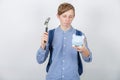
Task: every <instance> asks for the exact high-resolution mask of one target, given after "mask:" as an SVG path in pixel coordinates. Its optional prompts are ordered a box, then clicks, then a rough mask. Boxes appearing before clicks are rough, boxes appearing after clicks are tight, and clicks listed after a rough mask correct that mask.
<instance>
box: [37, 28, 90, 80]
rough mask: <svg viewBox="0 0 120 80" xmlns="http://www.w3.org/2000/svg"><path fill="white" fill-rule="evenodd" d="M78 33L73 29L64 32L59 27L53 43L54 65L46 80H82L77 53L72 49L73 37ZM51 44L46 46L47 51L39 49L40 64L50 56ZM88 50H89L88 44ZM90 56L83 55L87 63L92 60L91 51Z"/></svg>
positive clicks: (38, 59)
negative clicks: (49, 47)
mask: <svg viewBox="0 0 120 80" xmlns="http://www.w3.org/2000/svg"><path fill="white" fill-rule="evenodd" d="M75 33H76V30H75V29H74V28H73V27H71V28H70V29H69V30H67V31H63V30H62V29H61V28H60V27H57V28H56V29H55V32H54V38H53V42H52V46H53V53H52V64H51V66H50V68H49V71H48V73H47V75H46V80H80V76H79V73H78V63H77V51H76V50H75V49H74V48H73V47H72V35H73V34H75ZM48 46H49V44H48V43H47V44H46V50H44V49H42V48H39V49H38V51H37V57H36V58H37V61H38V63H39V64H41V63H43V62H44V61H45V60H46V58H47V57H48V54H49V49H48ZM86 48H87V49H88V50H89V48H88V46H87V44H86ZM89 53H90V55H89V56H88V57H85V56H83V55H82V54H81V52H80V54H81V56H82V58H83V60H84V61H85V62H90V61H91V60H92V53H91V52H90V50H89Z"/></svg>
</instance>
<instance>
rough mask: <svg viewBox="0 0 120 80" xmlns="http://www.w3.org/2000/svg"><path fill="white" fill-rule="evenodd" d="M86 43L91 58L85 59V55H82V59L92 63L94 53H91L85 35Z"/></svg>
mask: <svg viewBox="0 0 120 80" xmlns="http://www.w3.org/2000/svg"><path fill="white" fill-rule="evenodd" d="M84 37H85V38H84V43H85V46H86V48H87V49H88V51H89V56H88V57H85V56H84V55H82V58H83V60H84V61H85V62H91V61H92V52H91V51H90V49H89V47H88V43H87V38H86V36H85V34H84Z"/></svg>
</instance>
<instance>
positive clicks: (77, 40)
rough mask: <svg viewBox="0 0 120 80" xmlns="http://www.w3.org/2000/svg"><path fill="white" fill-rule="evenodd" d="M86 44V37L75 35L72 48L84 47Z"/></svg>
mask: <svg viewBox="0 0 120 80" xmlns="http://www.w3.org/2000/svg"><path fill="white" fill-rule="evenodd" d="M83 43H84V36H83V35H82V36H79V35H76V34H73V36H72V46H82V45H83Z"/></svg>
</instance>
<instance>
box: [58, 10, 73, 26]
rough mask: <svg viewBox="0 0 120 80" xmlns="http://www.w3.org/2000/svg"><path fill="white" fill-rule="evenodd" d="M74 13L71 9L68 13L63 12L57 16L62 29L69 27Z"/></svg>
mask: <svg viewBox="0 0 120 80" xmlns="http://www.w3.org/2000/svg"><path fill="white" fill-rule="evenodd" d="M74 16H75V14H74V11H73V10H72V9H71V10H69V11H66V12H64V13H63V14H61V15H57V17H58V19H59V20H60V25H61V26H63V27H70V25H71V23H72V20H73V19H74Z"/></svg>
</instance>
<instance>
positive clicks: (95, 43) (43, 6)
mask: <svg viewBox="0 0 120 80" xmlns="http://www.w3.org/2000/svg"><path fill="white" fill-rule="evenodd" d="M65 1H66V2H70V3H71V4H73V5H74V7H75V9H76V17H75V19H74V21H73V23H72V25H73V26H74V27H75V28H77V29H79V30H81V31H83V32H84V33H85V34H86V36H87V40H88V44H89V48H90V49H91V51H92V53H93V61H92V63H85V62H83V64H84V74H83V75H82V76H81V80H120V62H119V61H120V58H119V57H120V49H119V48H120V35H119V34H120V31H119V29H120V0H0V80H45V75H46V72H45V67H46V63H47V61H46V62H45V63H43V64H38V63H37V61H36V51H37V49H38V48H39V46H40V38H41V35H42V33H43V32H44V27H45V26H44V21H45V20H46V18H47V17H49V16H50V17H51V20H50V23H49V29H52V28H55V27H57V26H58V25H59V21H58V19H57V17H56V14H57V8H58V5H59V4H60V3H62V2H65Z"/></svg>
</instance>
